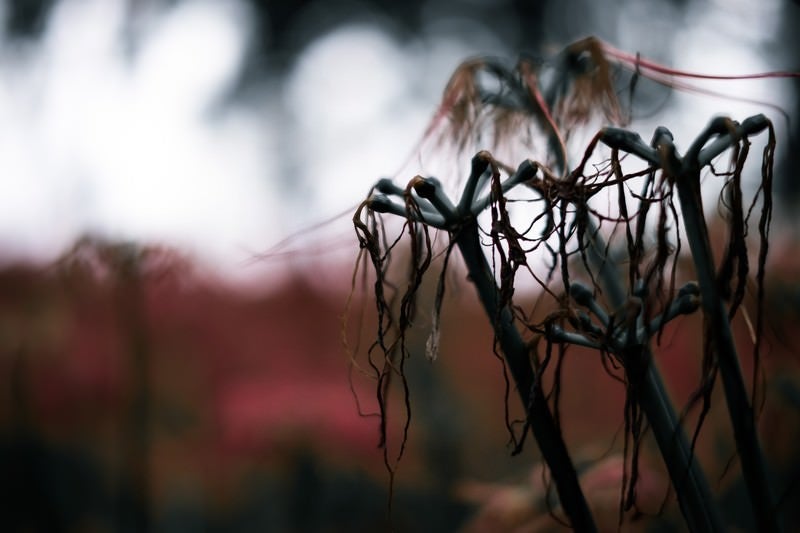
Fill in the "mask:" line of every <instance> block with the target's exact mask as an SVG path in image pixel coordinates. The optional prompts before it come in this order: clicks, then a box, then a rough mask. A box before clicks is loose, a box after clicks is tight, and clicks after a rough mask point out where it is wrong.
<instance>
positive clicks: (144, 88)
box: [0, 0, 800, 532]
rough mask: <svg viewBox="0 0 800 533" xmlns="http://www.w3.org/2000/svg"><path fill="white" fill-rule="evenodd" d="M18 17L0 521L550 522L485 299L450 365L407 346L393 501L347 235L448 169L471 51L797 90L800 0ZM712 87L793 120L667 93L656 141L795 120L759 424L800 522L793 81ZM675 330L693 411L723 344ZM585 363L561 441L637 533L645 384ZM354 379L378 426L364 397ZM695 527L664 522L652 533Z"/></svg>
mask: <svg viewBox="0 0 800 533" xmlns="http://www.w3.org/2000/svg"><path fill="white" fill-rule="evenodd" d="M0 23H1V24H0V32H1V35H0V391H2V395H3V396H2V400H1V401H0V520H2V523H0V529H2V530H4V531H132V532H133V531H137V532H138V531H169V532H172V531H178V532H184V531H185V532H195V531H203V532H206V531H243V532H244V531H385V530H389V529H390V527H394V528H395V529H397V530H402V531H452V530H458V529H459V528H473V530H478V531H480V530H486V531H502V530H503V529H502V527H503V524H506V525H508V524H514V523H528V524H531V523H534V522H536V520H537V519H538V517H539V516H540V515H546V506H542V505H540V504H537V505H538V507H537V506H536V505H532V504H531V502H532V501H534V502H536V501H539V500H540V498H541V495H540V493H539V492H537V491H539V490H540V488H539V480H540V476H539V474H538V473H537V470H536V467H537V464H538V457H537V452H536V451H535V450H534V449H533V447H532V446H530V447H529V449H527V450H525V452H524V453H523V454H522V455H521V456H517V457H511V456H510V448H509V447H508V434H507V432H506V430H505V426H504V422H503V387H504V382H503V375H502V367H501V365H500V364H499V362H498V361H497V359H496V358H494V357H493V355H492V354H491V332H490V330H489V328H488V326H487V325H486V323H485V321H484V320H483V316H482V314H481V310H480V309H479V308H478V307H477V305H476V301H475V299H474V297H473V294H472V292H471V287H469V286H468V285H467V284H462V286H460V287H459V286H456V287H454V288H453V290H451V291H450V296H449V298H450V299H449V300H448V302H447V303H446V304H445V322H444V324H443V327H442V335H443V337H442V354H441V356H440V359H439V361H437V362H436V363H435V364H430V363H428V362H427V361H426V360H425V358H424V357H423V356H422V351H423V346H424V341H425V332H424V331H420V332H419V333H418V335H419V338H418V339H416V340H414V342H415V343H416V346H418V347H419V350H418V351H419V352H420V353H419V354H418V356H416V357H412V359H411V360H410V362H409V365H410V367H409V376H410V383H411V386H412V391H411V394H412V401H413V408H414V409H413V412H414V418H413V423H412V426H411V438H410V441H409V444H408V447H407V448H408V451H407V453H406V456H405V458H404V459H403V461H402V462H401V463H400V466H399V469H398V471H397V473H396V476H395V480H394V493H393V497H392V498H390V497H389V476H388V473H387V472H386V469H385V467H384V465H383V458H382V454H381V451H380V450H379V449H378V447H377V444H378V422H377V419H376V418H375V417H374V416H359V406H358V405H357V404H356V402H355V401H354V397H353V392H354V391H353V390H351V385H350V381H349V380H348V364H347V362H348V357H347V355H346V353H345V349H344V347H343V342H342V337H343V333H346V334H347V336H348V339H349V344H350V346H354V345H357V344H359V342H360V346H361V347H362V348H363V346H364V345H365V344H366V343H367V342H368V341H369V339H370V334H371V332H372V331H373V330H372V329H371V324H372V322H371V320H374V319H373V318H371V317H370V314H369V312H370V311H371V310H372V309H373V305H372V303H371V302H370V300H369V294H368V293H364V292H356V294H355V298H354V299H353V300H352V304H351V306H350V308H349V312H348V313H347V316H349V317H351V319H350V320H349V321H348V322H347V324H346V325H343V322H342V320H341V318H342V316H343V315H345V311H346V309H345V306H346V302H347V299H348V294H349V291H350V285H351V282H350V278H351V274H352V268H353V264H354V260H355V255H356V253H357V243H356V240H355V237H354V235H353V232H352V228H351V225H350V223H349V218H350V214H351V213H352V211H353V210H354V209H355V207H356V206H357V204H358V202H359V201H360V200H361V199H362V198H363V197H364V196H365V195H366V193H367V192H368V190H369V187H370V185H371V184H372V183H374V181H375V180H376V179H377V178H378V177H381V176H393V177H395V178H397V179H398V181H400V182H403V183H404V182H405V181H406V180H407V179H409V178H410V177H411V176H413V175H414V174H415V173H416V172H419V171H420V169H421V168H424V167H426V166H427V165H428V164H429V163H430V161H429V160H422V159H421V158H420V157H418V156H419V154H418V153H417V152H416V151H415V150H416V149H417V147H418V145H417V143H418V141H419V140H420V139H421V137H422V134H423V132H424V131H425V128H426V126H427V124H428V123H429V121H430V120H431V118H432V115H433V113H434V112H435V110H436V108H437V105H438V103H439V98H440V96H441V92H442V90H443V89H444V87H445V85H446V83H447V80H448V78H449V76H450V74H451V73H452V72H453V70H454V69H455V68H456V67H457V66H458V64H459V63H460V62H461V61H463V60H464V59H466V58H468V57H472V56H475V55H492V56H498V57H502V58H506V59H508V60H509V61H513V60H514V58H516V57H517V56H518V55H519V54H520V53H530V54H534V55H537V56H547V55H549V54H550V53H553V52H555V51H557V50H559V49H560V48H561V47H563V46H564V45H566V44H568V43H570V42H572V41H574V40H576V39H579V38H582V37H585V36H587V35H596V36H598V37H600V38H602V39H604V40H606V41H608V42H610V43H612V44H614V45H615V46H617V47H618V48H621V49H623V50H626V51H629V52H632V53H635V52H641V54H642V55H643V56H646V57H648V58H651V59H653V60H655V61H658V62H661V63H664V64H667V65H670V66H673V67H675V68H680V69H685V70H692V71H702V72H707V73H714V74H744V73H752V72H761V71H768V70H795V71H796V70H798V69H800V62H799V61H798V57H800V33H798V32H797V27H799V26H800V5H798V3H797V2H792V1H788V0H766V1H763V2H758V3H754V2H745V1H733V0H731V1H717V2H703V1H699V0H673V1H668V0H660V1H659V0H649V1H632V0H631V1H626V0H616V1H610V2H592V1H589V0H565V1H552V0H550V1H545V0H543V1H533V2H526V1H521V0H519V1H518V0H505V1H488V0H455V1H453V0H451V1H444V0H427V1H419V0H410V1H408V2H402V3H401V2H388V1H383V0H373V1H367V0H364V1H350V0H325V1H323V0H319V1H306V0H300V1H294V2H287V1H283V0H270V1H266V0H217V1H213V0H5V1H3V2H1V3H0ZM710 88H711V89H712V90H718V91H720V92H724V93H727V94H731V95H735V96H737V97H742V98H749V99H753V100H758V101H762V102H768V103H770V104H774V105H776V106H779V107H780V108H781V109H783V110H784V111H785V113H786V114H788V115H789V116H790V117H792V120H791V121H786V120H784V118H783V117H782V115H781V114H780V113H777V112H775V111H774V110H773V109H771V108H768V109H766V110H765V109H764V106H762V105H759V104H747V103H742V102H739V101H734V100H731V99H724V98H710V97H700V96H697V95H687V94H682V93H670V92H669V91H665V90H664V91H661V92H658V91H656V92H655V93H654V96H652V98H651V100H650V101H649V104H650V108H648V109H642V110H641V116H640V117H639V121H638V122H637V123H636V124H637V127H640V128H641V132H642V135H643V136H644V137H647V136H648V135H649V131H650V130H652V127H654V125H656V124H664V125H667V126H668V127H670V128H671V129H672V130H673V131H674V132H675V134H676V138H677V139H679V140H680V139H690V138H692V136H693V135H694V133H695V132H696V131H698V130H699V129H700V128H701V127H702V126H703V125H704V124H705V123H706V122H707V121H708V119H709V118H711V116H713V115H714V114H719V113H725V114H730V115H731V116H733V117H735V118H744V117H745V116H748V115H750V114H754V113H757V112H762V111H765V112H766V113H767V114H768V115H770V116H771V117H772V118H773V119H774V120H775V123H776V127H777V128H778V131H779V135H780V138H781V144H780V146H779V151H778V161H777V165H778V169H777V171H776V197H777V201H778V204H777V205H776V209H777V214H776V221H775V226H774V238H773V246H772V250H773V251H772V259H771V263H770V271H769V275H770V281H769V287H768V289H769V301H768V304H769V313H770V315H769V316H770V335H771V337H770V343H769V350H768V351H769V353H768V361H767V362H766V368H767V374H766V375H767V383H768V384H769V385H770V386H769V387H768V389H767V390H768V393H767V403H766V407H765V411H764V414H763V416H762V419H761V428H762V432H763V433H764V437H765V448H766V449H767V452H768V455H769V457H770V460H771V461H772V464H773V466H774V467H775V476H776V486H777V487H778V488H779V490H778V492H779V493H780V495H781V498H782V500H781V501H782V509H784V511H785V518H786V521H787V523H788V524H793V523H795V520H793V519H794V518H797V512H798V511H797V509H799V508H800V507H798V506H797V505H793V502H794V503H796V502H797V500H798V498H799V497H800V492H799V491H798V489H797V488H796V487H795V484H794V482H795V481H796V480H797V479H798V477H797V473H798V472H800V467H799V463H798V454H797V453H796V451H795V449H794V448H795V447H794V446H793V444H792V443H793V442H796V439H797V437H798V431H800V429H799V428H800V425H799V424H798V419H799V417H798V409H800V389H798V386H797V383H798V382H797V379H796V378H797V375H798V368H797V362H798V361H797V356H796V346H797V342H796V340H795V338H794V337H795V336H794V335H793V330H792V327H793V324H796V321H797V319H798V318H799V317H800V316H799V315H800V313H799V312H798V311H800V291H799V290H798V289H799V288H800V285H798V281H800V280H798V279H797V274H796V272H797V266H798V259H797V258H796V257H795V256H796V253H795V250H796V249H797V247H796V246H797V245H796V243H797V237H798V230H799V229H800V228H798V221H797V218H796V215H795V214H794V213H795V212H796V207H797V201H798V199H800V187H798V184H799V183H800V180H798V179H797V176H798V169H800V166H798V156H797V154H798V149H797V139H798V136H799V135H800V131H798V121H797V120H796V119H795V118H794V117H796V111H797V106H798V102H800V84H798V83H797V82H796V81H791V80H774V79H764V80H753V81H748V82H725V83H720V84H716V85H711V86H710ZM452 155H453V154H448V156H452ZM469 156H471V154H467V155H466V157H469ZM426 157H430V158H433V157H435V154H434V155H427V156H426ZM430 289H431V290H432V288H430ZM533 296H534V295H531V297H533ZM362 311H363V313H362ZM362 315H363V316H364V317H365V318H364V319H363V320H364V322H363V323H359V320H360V318H359V317H361V316H362ZM677 326H678V328H677V329H675V330H671V331H668V332H667V334H666V337H667V341H666V342H665V345H664V346H663V347H662V350H661V351H660V354H661V355H659V363H660V364H661V366H662V368H663V370H664V372H665V374H666V376H667V378H668V381H669V383H670V388H671V391H672V392H673V394H674V397H675V399H676V402H677V403H678V404H679V405H682V403H681V402H683V401H685V399H686V398H687V397H688V396H689V394H690V393H691V391H692V390H693V387H694V385H695V384H696V379H697V364H696V361H697V348H698V347H697V346H695V344H696V343H694V342H693V341H695V340H696V339H697V338H698V335H699V331H700V329H699V327H700V325H699V324H698V323H697V320H696V319H683V320H681V321H680V322H679V323H678V324H677ZM738 326H739V327H741V329H742V331H741V332H740V333H741V341H742V342H743V343H744V344H745V345H746V343H747V334H746V331H745V329H744V325H743V324H741V325H738ZM578 359H579V358H575V360H572V359H571V360H570V364H569V365H568V370H569V374H568V375H569V378H568V382H567V386H566V388H565V390H566V392H565V393H564V400H563V406H562V408H563V409H564V413H565V414H564V419H565V420H566V423H565V431H566V435H567V438H568V442H569V443H570V446H571V448H572V449H573V450H574V454H575V456H576V458H577V460H578V461H579V463H580V464H582V465H586V466H587V468H589V469H590V470H591V468H592V467H595V470H596V481H595V485H594V487H595V489H593V490H595V493H596V494H595V496H596V497H597V498H598V501H601V502H602V501H604V500H603V498H606V500H608V501H607V504H606V506H607V507H608V509H610V511H609V512H610V514H611V516H612V522H611V523H612V524H615V521H614V519H615V514H614V513H615V512H616V504H617V500H616V497H617V496H618V485H615V483H616V482H618V475H619V468H618V467H619V463H618V459H619V450H620V449H621V443H620V441H619V439H618V438H617V439H615V435H616V434H617V432H618V430H619V428H620V424H621V423H622V419H621V405H622V401H623V397H624V391H623V390H622V388H621V387H620V386H619V385H617V384H615V383H613V382H612V381H611V380H610V379H609V378H608V377H607V376H605V375H603V374H602V370H601V366H600V363H599V361H598V360H595V359H593V358H591V356H590V355H586V359H587V361H588V362H584V361H583V360H578ZM749 364H750V363H748V362H747V361H745V365H746V366H747V365H749ZM353 387H354V389H355V392H357V393H358V397H359V398H360V400H361V402H362V405H361V408H363V410H364V411H368V412H374V410H375V405H374V401H373V400H372V389H371V387H372V384H371V383H370V382H369V381H368V380H359V379H356V380H355V382H354V385H353ZM717 400H719V399H717ZM398 407H399V406H398ZM729 433H730V429H729V428H728V426H727V422H726V420H725V417H724V416H720V417H719V418H712V420H711V422H710V423H709V425H708V426H707V429H706V430H705V431H704V434H703V437H702V438H701V441H700V444H699V448H698V449H699V452H700V454H701V458H702V460H703V461H704V465H705V466H706V467H707V468H708V469H709V471H710V472H711V473H712V475H711V479H712V480H713V481H714V483H715V488H716V489H717V490H718V494H719V497H720V499H721V500H723V501H724V502H725V503H726V512H728V513H729V514H730V515H731V516H733V517H734V518H733V519H732V520H734V521H736V522H737V523H738V524H740V525H741V526H743V527H747V525H748V522H747V520H748V518H747V516H744V513H743V512H742V511H741V509H742V507H743V506H742V505H741V503H742V501H743V500H742V498H744V496H743V492H742V490H741V486H740V484H739V483H738V482H737V475H738V474H737V470H736V465H734V466H733V467H732V469H731V471H730V472H728V473H727V474H726V475H725V476H723V475H722V473H723V471H724V470H725V465H726V462H727V459H728V458H729V457H730V455H731V451H732V448H731V446H732V444H731V442H730V438H729ZM394 436H395V437H396V435H394ZM396 445H397V441H396V439H395V440H394V441H393V446H395V447H396ZM651 459H652V461H651V462H652V463H653V464H652V465H651V468H650V470H648V472H649V474H648V475H649V476H650V478H649V479H650V482H651V485H649V486H650V487H651V489H650V492H647V491H644V489H642V490H643V492H645V496H647V497H646V498H644V500H645V503H648V504H651V505H650V507H649V508H648V509H647V511H648V512H650V513H654V512H655V511H656V510H657V509H658V507H659V504H660V502H661V499H662V498H663V495H664V490H663V488H664V483H663V472H661V469H660V466H659V463H658V458H657V456H656V455H655V454H652V457H651ZM598 465H599V466H598ZM604 476H605V477H604ZM615 476H617V477H615ZM595 496H593V497H595ZM648 498H649V500H648ZM390 502H391V512H389V503H390ZM739 514H742V515H743V516H739ZM390 517H391V518H390ZM676 520H678V518H676V515H675V509H674V505H670V504H668V505H667V508H666V512H665V513H664V514H663V516H661V517H660V518H652V517H649V518H647V519H646V520H644V521H643V522H642V524H644V525H643V526H642V527H645V528H648V527H649V528H657V527H662V528H664V529H667V530H669V529H671V528H674V527H677V526H676V524H679V523H680V522H676ZM640 525H641V524H640ZM509 527H510V526H509Z"/></svg>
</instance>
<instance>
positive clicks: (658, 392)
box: [587, 221, 725, 532]
mask: <svg viewBox="0 0 800 533" xmlns="http://www.w3.org/2000/svg"><path fill="white" fill-rule="evenodd" d="M587 233H588V234H590V235H594V238H593V242H592V243H591V245H590V246H589V257H590V259H591V261H592V262H593V263H594V264H595V265H596V267H597V268H598V269H599V279H600V280H601V282H602V283H603V285H604V288H605V291H606V294H607V296H608V300H609V302H608V303H609V304H610V306H611V307H612V308H619V307H621V306H622V305H623V304H624V303H625V290H624V289H623V287H622V284H621V283H620V281H619V273H618V272H617V270H616V267H615V265H614V263H613V261H612V260H611V258H610V257H607V256H605V255H602V254H601V253H600V252H599V251H600V250H605V249H606V246H605V243H604V242H603V240H602V237H601V236H600V234H599V233H598V232H597V230H596V228H595V227H594V226H593V224H591V221H589V229H588V231H587ZM631 353H632V354H634V356H633V357H629V358H627V359H626V361H625V362H624V363H625V368H626V370H627V371H628V374H629V376H642V382H641V386H640V387H639V391H640V395H639V397H638V398H637V401H638V402H639V405H640V406H641V408H642V410H643V411H644V413H645V416H646V417H647V421H648V422H649V423H650V427H651V428H652V429H653V436H654V437H655V439H656V443H657V444H658V448H659V450H661V455H662V456H663V458H664V462H665V463H666V465H667V471H668V472H669V476H670V479H671V480H672V485H673V486H674V487H675V493H676V494H677V496H678V504H679V505H680V508H681V513H683V517H684V519H685V520H686V524H687V526H688V527H689V530H690V531H694V532H701V531H724V530H725V528H724V526H723V522H722V518H721V517H720V514H719V510H718V509H717V506H716V505H714V501H713V498H712V496H711V491H710V490H709V488H708V482H707V481H706V478H705V475H703V471H702V470H701V468H700V466H699V464H698V462H697V461H695V460H694V457H693V454H692V449H691V447H690V445H689V440H688V439H687V437H686V433H685V432H684V431H683V428H682V427H681V425H680V423H679V420H678V415H677V413H676V412H675V408H674V407H673V405H672V402H671V401H670V399H669V393H668V392H667V389H666V387H665V386H664V382H663V380H662V379H661V374H660V372H659V371H658V369H657V368H656V366H655V362H654V361H653V354H652V351H651V349H650V346H649V344H645V345H644V346H642V347H641V349H640V350H631Z"/></svg>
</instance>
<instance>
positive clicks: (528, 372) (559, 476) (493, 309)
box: [454, 219, 597, 532]
mask: <svg viewBox="0 0 800 533" xmlns="http://www.w3.org/2000/svg"><path fill="white" fill-rule="evenodd" d="M454 238H455V239H456V244H457V245H458V248H459V250H460V251H461V254H462V255H463V257H464V261H465V263H466V264H467V269H468V271H469V277H470V279H471V281H472V282H473V283H474V284H475V288H476V289H477V291H478V296H479V298H480V301H481V303H482V304H483V308H484V310H485V311H486V314H487V315H488V317H489V320H490V321H491V322H492V324H493V327H494V329H495V334H496V335H497V339H498V341H499V343H500V347H501V349H502V350H503V354H504V356H505V360H506V363H507V365H508V369H509V371H510V373H511V376H512V378H513V379H514V383H515V384H516V387H517V391H518V392H519V395H520V399H521V400H522V405H524V406H525V409H526V410H527V411H528V413H527V416H528V421H529V423H530V426H531V432H532V433H533V436H534V438H535V439H536V442H537V444H538V445H539V449H540V450H541V452H542V456H543V457H544V460H545V462H546V463H547V465H548V467H549V468H550V471H551V473H552V474H553V480H554V481H555V485H556V490H557V491H558V496H559V500H560V501H561V505H562V507H563V508H564V512H565V513H566V514H567V516H568V517H569V520H570V523H571V525H572V527H573V528H574V529H575V530H576V531H587V532H591V531H597V527H596V526H595V524H594V519H593V518H592V514H591V511H590V510H589V506H588V504H587V502H586V498H585V497H584V495H583V491H582V490H581V487H580V484H579V483H578V474H577V472H576V471H575V466H574V465H573V463H572V460H571V459H570V456H569V451H568V450H567V446H566V444H565V443H564V439H563V437H562V434H561V431H560V429H559V428H558V426H557V425H556V422H555V419H554V418H553V414H552V413H551V412H550V408H549V407H548V405H547V400H546V399H545V397H544V395H543V393H542V391H541V388H540V387H534V386H533V385H534V379H535V376H534V373H533V368H532V366H531V361H530V355H529V350H528V346H527V345H526V344H525V341H524V340H523V339H522V336H521V335H520V333H519V331H518V330H517V328H516V326H515V325H514V320H513V317H512V314H511V311H510V310H509V309H508V308H507V307H504V308H502V309H501V308H499V305H500V294H499V291H498V289H497V284H496V282H495V279H494V275H493V274H492V270H491V268H490V267H489V264H488V262H487V260H486V256H485V255H484V253H483V250H482V249H481V244H480V237H479V234H478V225H477V222H476V221H475V220H474V219H472V220H469V221H468V222H466V223H465V224H464V225H463V226H462V227H461V228H460V229H459V230H458V231H457V233H455V235H454ZM531 395H533V397H532V396H531Z"/></svg>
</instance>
